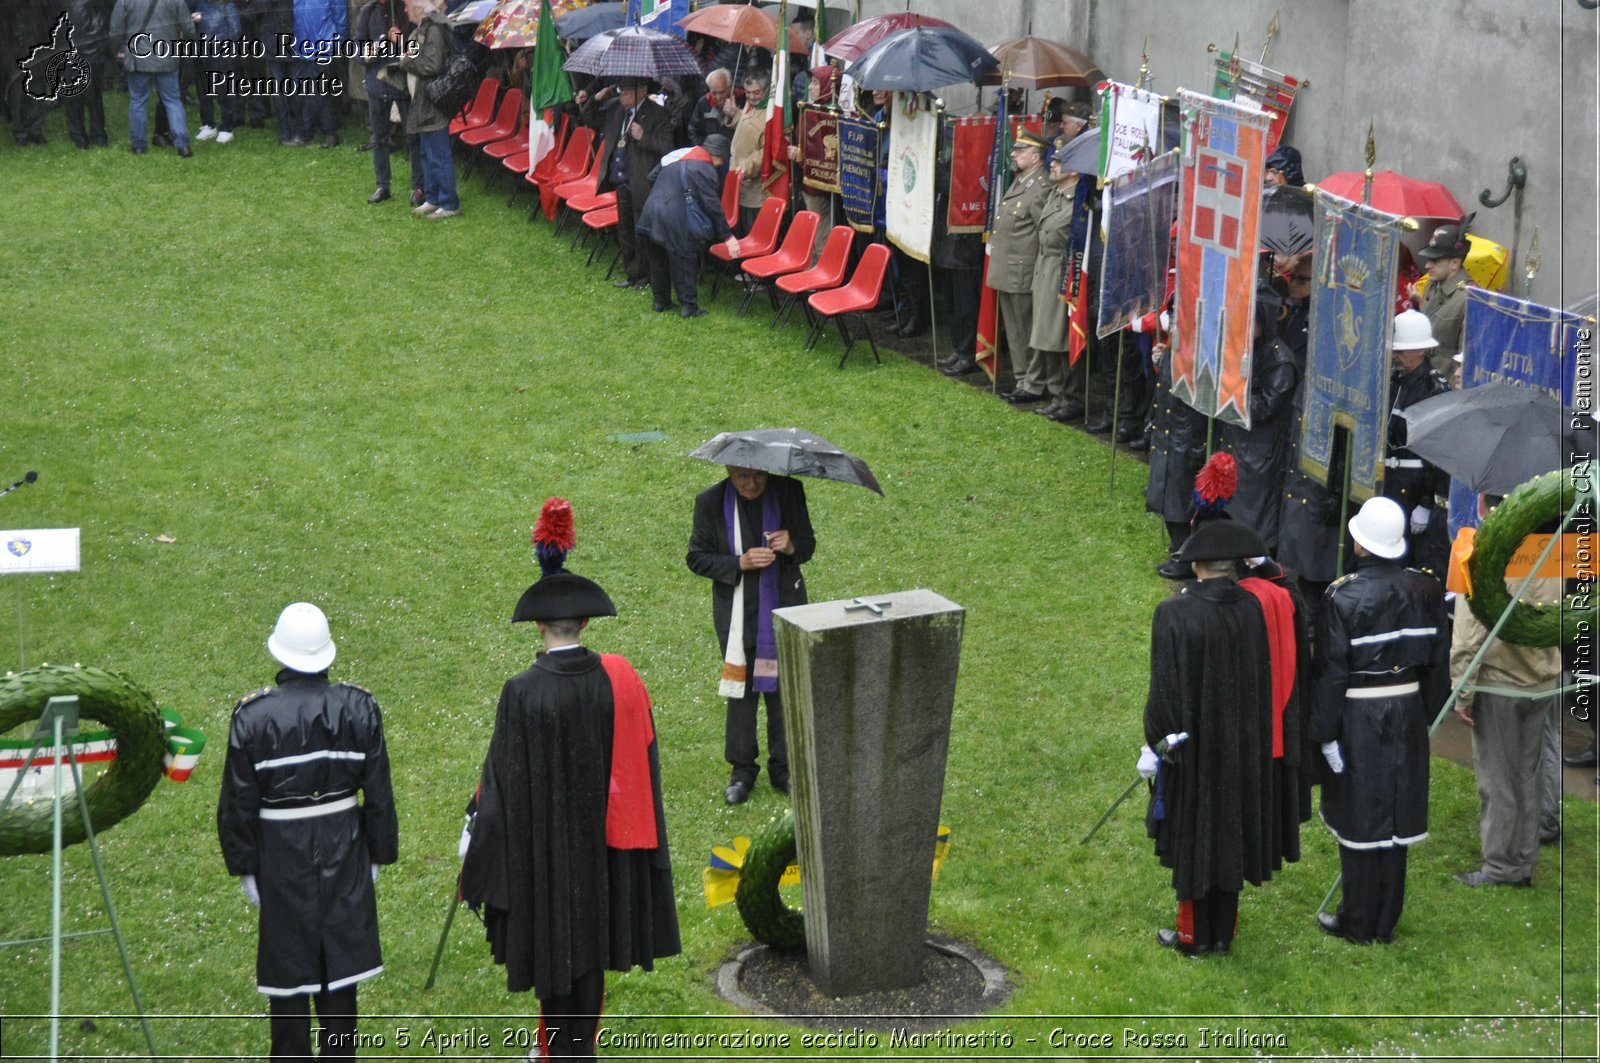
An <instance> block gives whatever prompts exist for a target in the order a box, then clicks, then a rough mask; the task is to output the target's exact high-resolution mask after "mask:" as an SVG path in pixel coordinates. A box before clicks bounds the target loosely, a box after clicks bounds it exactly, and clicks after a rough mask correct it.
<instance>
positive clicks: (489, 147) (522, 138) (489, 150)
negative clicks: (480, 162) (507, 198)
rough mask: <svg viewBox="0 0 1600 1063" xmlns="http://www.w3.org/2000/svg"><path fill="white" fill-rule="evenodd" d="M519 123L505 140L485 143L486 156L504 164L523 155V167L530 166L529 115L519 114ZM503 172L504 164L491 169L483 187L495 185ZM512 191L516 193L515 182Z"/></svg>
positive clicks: (484, 152) (486, 189)
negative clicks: (514, 131)
mask: <svg viewBox="0 0 1600 1063" xmlns="http://www.w3.org/2000/svg"><path fill="white" fill-rule="evenodd" d="M517 123H518V124H517V131H516V133H514V134H512V135H511V136H509V137H507V138H506V139H505V140H496V141H495V142H494V143H492V144H485V145H484V146H483V155H484V158H486V159H493V160H494V161H495V162H498V163H502V164H503V163H504V162H505V160H506V159H509V158H512V157H514V156H517V155H521V156H522V168H523V169H524V170H526V169H527V168H528V116H527V115H526V114H522V115H518V116H517ZM502 172H504V166H503V165H502V166H496V167H495V168H494V169H492V170H490V171H489V176H488V177H487V178H485V179H484V182H483V189H484V191H485V192H487V191H488V190H489V189H491V188H493V187H494V183H495V181H496V180H497V179H498V178H499V177H500V174H501V173H502ZM511 191H512V193H513V194H515V193H516V185H515V184H513V185H512V186H511Z"/></svg>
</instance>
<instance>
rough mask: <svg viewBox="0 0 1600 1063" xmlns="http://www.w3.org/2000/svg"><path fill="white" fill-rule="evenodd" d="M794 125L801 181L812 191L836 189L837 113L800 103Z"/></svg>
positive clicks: (837, 155)
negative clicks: (798, 150) (798, 149)
mask: <svg viewBox="0 0 1600 1063" xmlns="http://www.w3.org/2000/svg"><path fill="white" fill-rule="evenodd" d="M795 126H796V128H795V137H794V139H795V143H796V144H797V145H798V146H799V148H800V183H801V184H803V185H804V186H805V187H807V188H809V189H811V190H812V191H814V192H837V191H839V112H838V111H834V110H830V109H826V108H822V107H811V106H809V105H802V106H801V107H800V110H799V112H798V114H797V115H796V117H795Z"/></svg>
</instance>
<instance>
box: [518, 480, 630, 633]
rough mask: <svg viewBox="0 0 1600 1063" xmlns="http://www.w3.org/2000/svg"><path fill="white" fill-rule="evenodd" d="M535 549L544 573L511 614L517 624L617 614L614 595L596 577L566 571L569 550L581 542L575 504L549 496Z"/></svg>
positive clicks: (538, 524) (536, 529) (535, 533)
mask: <svg viewBox="0 0 1600 1063" xmlns="http://www.w3.org/2000/svg"><path fill="white" fill-rule="evenodd" d="M532 538H533V552H534V555H535V556H536V557H537V558H538V559H539V568H540V570H541V571H543V572H544V575H543V576H541V577H540V578H539V581H538V582H537V583H535V584H534V585H533V586H531V587H529V588H528V589H527V590H525V591H523V592H522V597H521V598H520V599H519V600H518V601H517V608H516V610H515V611H514V612H512V614H511V622H512V623H513V624H517V623H521V622H522V621H524V620H587V619H589V618H590V617H596V616H616V615H617V607H616V606H615V605H613V604H612V603H611V597H610V595H608V594H606V592H605V591H604V590H603V589H601V587H600V585H599V584H598V583H596V582H595V581H594V580H592V579H588V578H586V577H583V576H580V575H578V574H577V573H576V572H568V571H567V570H566V561H567V553H568V551H570V550H571V549H572V548H573V546H575V545H576V544H577V541H578V539H577V534H576V533H575V531H574V530H573V526H572V505H571V504H570V503H569V502H568V501H567V500H566V499H564V498H547V499H545V503H544V507H543V508H542V509H541V510H540V511H539V519H538V520H537V521H535V522H534V525H533V536H532Z"/></svg>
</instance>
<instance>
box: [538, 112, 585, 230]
mask: <svg viewBox="0 0 1600 1063" xmlns="http://www.w3.org/2000/svg"><path fill="white" fill-rule="evenodd" d="M593 149H594V130H592V129H590V128H589V127H588V126H578V127H577V128H576V129H574V130H573V131H572V135H571V136H570V137H568V138H567V146H566V147H565V148H563V149H561V154H560V157H559V158H558V157H557V155H556V153H555V152H553V151H552V152H551V153H550V154H548V155H546V156H545V157H544V158H543V159H540V160H539V166H538V168H537V169H535V170H534V171H533V173H531V174H528V175H527V176H525V177H524V178H523V180H524V181H526V182H528V184H530V185H533V186H534V187H535V188H537V189H538V190H539V196H540V203H535V204H534V205H533V210H534V212H535V213H537V211H538V210H539V207H540V206H541V204H543V203H544V199H545V195H546V193H548V194H549V202H548V204H544V209H545V217H547V218H551V219H554V218H555V216H556V202H557V201H556V197H555V189H556V186H558V185H562V184H565V183H566V182H568V181H573V180H576V179H577V178H579V177H581V176H582V175H583V171H584V170H585V169H587V168H588V166H589V152H590V151H592V150H593ZM533 218H534V214H529V215H528V220H529V221H532V220H533Z"/></svg>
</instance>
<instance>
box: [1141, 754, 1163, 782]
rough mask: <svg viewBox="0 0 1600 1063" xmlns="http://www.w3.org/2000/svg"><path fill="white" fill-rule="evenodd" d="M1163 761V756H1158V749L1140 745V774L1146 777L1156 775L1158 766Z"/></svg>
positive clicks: (1150, 777) (1152, 777)
mask: <svg viewBox="0 0 1600 1063" xmlns="http://www.w3.org/2000/svg"><path fill="white" fill-rule="evenodd" d="M1160 763H1161V758H1160V757H1158V756H1156V751H1155V750H1153V749H1151V748H1150V747H1149V746H1140V747H1139V775H1140V776H1141V777H1143V778H1146V779H1154V778H1155V777H1156V767H1157V766H1158V765H1159V764H1160Z"/></svg>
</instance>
